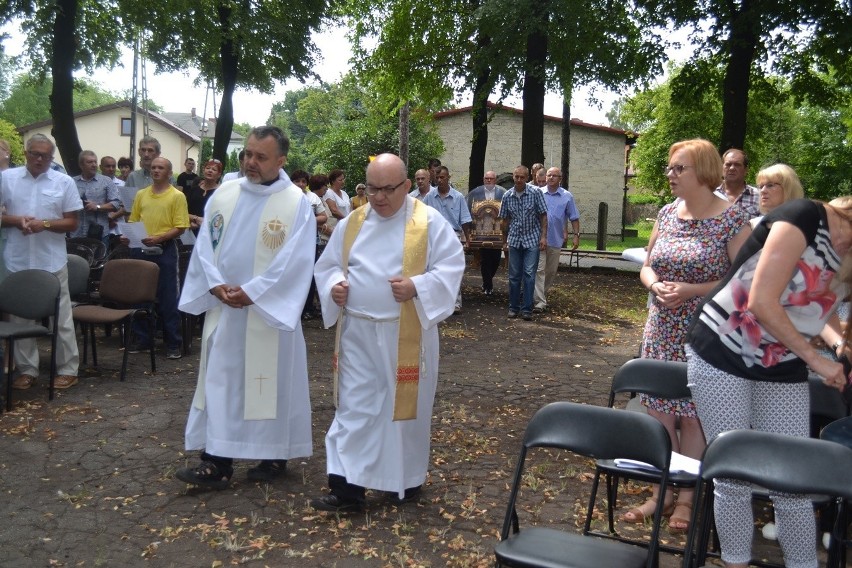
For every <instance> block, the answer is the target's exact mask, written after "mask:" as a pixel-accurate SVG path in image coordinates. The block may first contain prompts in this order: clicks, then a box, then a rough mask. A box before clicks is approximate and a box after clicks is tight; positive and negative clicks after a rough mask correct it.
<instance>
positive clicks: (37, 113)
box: [0, 73, 122, 126]
mask: <svg viewBox="0 0 852 568" xmlns="http://www.w3.org/2000/svg"><path fill="white" fill-rule="evenodd" d="M52 90H53V82H52V81H51V80H50V78H44V79H39V78H38V77H36V76H34V75H33V74H31V73H22V74H20V75H18V76H17V77H15V79H14V81H13V82H12V87H11V89H10V93H9V96H8V97H6V99H5V100H4V101H3V102H2V103H0V117H2V118H4V119H5V120H8V121H9V122H11V123H13V124H16V125H18V126H24V125H25V124H31V123H33V122H38V121H40V120H46V119H49V118H50V93H51V92H52ZM73 96H74V101H73V109H74V112H80V111H83V110H88V109H90V108H95V107H99V106H101V105H105V104H109V103H114V102H118V101H120V100H122V98H121V97H120V96H118V95H116V94H115V93H112V92H110V91H108V90H106V89H104V88H102V87H101V86H100V85H99V84H97V83H95V82H93V81H89V80H87V79H77V80H75V82H74V91H73Z"/></svg>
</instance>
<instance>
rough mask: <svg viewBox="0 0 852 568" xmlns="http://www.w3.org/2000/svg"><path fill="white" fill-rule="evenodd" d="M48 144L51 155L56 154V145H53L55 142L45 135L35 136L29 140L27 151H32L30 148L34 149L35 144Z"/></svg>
mask: <svg viewBox="0 0 852 568" xmlns="http://www.w3.org/2000/svg"><path fill="white" fill-rule="evenodd" d="M40 143H47V144H50V153H51V154H53V153H55V152H56V144H54V143H53V140H51V139H50V138H48V137H47V136H45V135H44V134H33V135H32V136H30V138H29V139H28V140H27V144H26V150H27V152H29V151H30V148H32V147H33V144H40Z"/></svg>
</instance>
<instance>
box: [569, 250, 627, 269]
mask: <svg viewBox="0 0 852 568" xmlns="http://www.w3.org/2000/svg"><path fill="white" fill-rule="evenodd" d="M562 254H567V255H568V268H580V259H581V258H605V259H607V260H622V261H624V262H630V261H628V260H626V259H625V258H623V257H622V256H621V252H620V251H614V250H589V249H576V250H572V249H570V248H563V249H562Z"/></svg>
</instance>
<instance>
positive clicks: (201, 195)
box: [186, 160, 222, 235]
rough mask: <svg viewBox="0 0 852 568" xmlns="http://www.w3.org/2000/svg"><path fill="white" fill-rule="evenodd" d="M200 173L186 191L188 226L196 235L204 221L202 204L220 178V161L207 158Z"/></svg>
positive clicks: (216, 185)
mask: <svg viewBox="0 0 852 568" xmlns="http://www.w3.org/2000/svg"><path fill="white" fill-rule="evenodd" d="M201 174H202V175H201V177H198V178H196V179H195V181H193V182H192V185H191V186H190V188H189V190H187V191H186V206H187V209H188V210H189V228H190V229H192V232H193V233H195V234H196V235H198V229H199V228H200V227H201V224H202V223H203V222H204V206H205V205H207V200H208V199H210V196H212V195H213V192H214V191H216V188H218V187H219V180H220V179H221V178H222V162H220V161H219V160H207V163H206V164H204V169H203V170H202V171H201Z"/></svg>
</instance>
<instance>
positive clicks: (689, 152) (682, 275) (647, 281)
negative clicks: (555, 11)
mask: <svg viewBox="0 0 852 568" xmlns="http://www.w3.org/2000/svg"><path fill="white" fill-rule="evenodd" d="M665 173H666V177H667V178H668V180H669V187H670V188H671V191H672V195H674V196H675V197H676V198H677V199H676V200H675V201H674V202H673V203H670V204H668V205H666V206H665V207H663V209H662V210H660V213H659V215H658V216H657V222H656V223H655V225H654V229H653V231H652V232H651V239H650V241H649V243H648V256H647V258H646V260H645V264H644V265H643V267H642V270H641V272H640V274H639V276H640V278H641V280H642V284H644V285H645V287H647V288H648V290H650V292H651V295H652V298H651V302H650V307H649V309H648V321H647V323H646V324H645V330H644V333H643V337H642V357H647V358H650V359H663V360H666V361H686V354H685V352H684V339H685V338H686V333H687V329H688V328H689V323H690V319H691V317H692V314H693V312H694V311H695V309H696V308H697V307H698V304H699V303H700V301H701V299H702V298H703V297H704V295H705V294H707V293H708V292H710V291H711V290H712V289H713V287H714V286H715V285H716V284H718V282H719V281H720V280H721V279H722V277H723V276H724V275H725V273H726V272H727V271H728V269H729V268H730V267H731V262H732V261H733V259H734V257H735V256H736V254H737V252H738V251H739V248H740V246H742V244H743V242H744V241H745V239H746V238H747V237H748V235H749V234H750V232H751V230H750V228H749V226H748V220H749V214H748V213H746V212H745V210H744V209H741V208H740V207H739V206H737V205H732V204H731V203H730V202H728V201H727V200H725V199H723V198H721V197H719V196H717V195H716V194H715V193H714V189H715V188H716V187H717V186H718V185H719V184H720V183H721V181H722V159H721V158H720V157H719V152H718V150H717V149H716V147H715V146H713V144H711V143H710V142H708V141H706V140H701V139H695V140H685V141H682V142H677V143H675V144H673V145H672V147H671V148H670V149H669V163H668V166H666V168H665ZM642 403H643V404H644V405H646V406H647V407H648V414H649V415H651V416H653V417H654V418H656V419H657V420H659V421H660V422H662V424H663V426H665V427H666V430H668V432H669V435H670V436H671V439H672V449H673V450H674V451H676V452H679V453H681V454H684V455H686V456H689V457H692V458H696V459H700V458H701V455H702V453H703V452H704V446H705V441H704V434H703V432H702V431H701V424H700V423H699V422H698V417H697V414H696V411H695V405H694V404H693V403H692V401H691V400H690V399H678V400H666V399H660V398H655V397H649V396H644V395H643V396H642ZM678 419H679V421H680V422H679V426H680V437H678V434H677V429H676V427H677V422H678ZM658 490H659V488H658V487H654V494H653V496H652V497H651V498H650V499H649V500H648V501H646V502H645V503H644V504H642V505H641V506H639V507H636V508H633V509H630V510H629V511H627V512H626V513H625V514H624V515H623V516H622V520H624V521H627V522H632V523H641V522H643V521H644V520H645V518H647V517H650V516H651V515H652V514H653V512H654V508H655V507H656V503H657V494H658ZM666 495H667V496H668V495H672V497H671V498H672V501H671V502H668V503H665V507H664V511H665V512H666V513H667V514H670V515H671V517H670V519H669V528H670V529H671V530H675V531H685V530H686V529H687V528H688V527H689V519H690V513H691V507H692V491H691V490H684V489H681V491H680V494H679V495H678V498H677V502H675V497H674V495H673V494H672V493H670V492H666Z"/></svg>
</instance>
